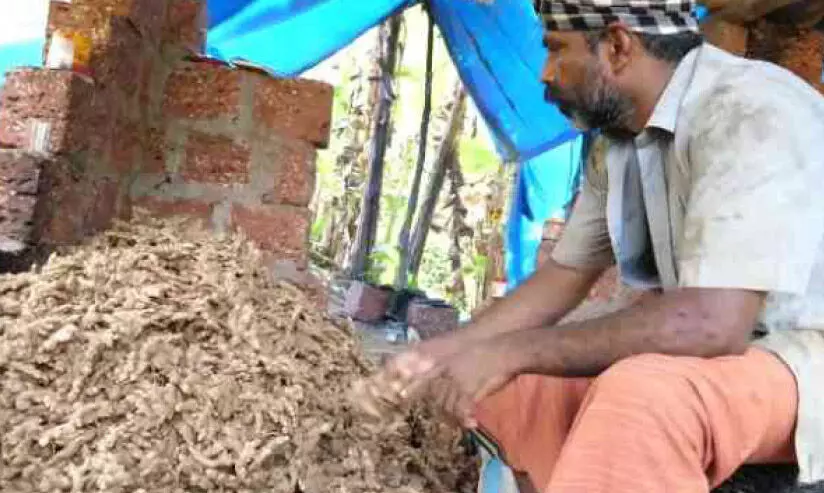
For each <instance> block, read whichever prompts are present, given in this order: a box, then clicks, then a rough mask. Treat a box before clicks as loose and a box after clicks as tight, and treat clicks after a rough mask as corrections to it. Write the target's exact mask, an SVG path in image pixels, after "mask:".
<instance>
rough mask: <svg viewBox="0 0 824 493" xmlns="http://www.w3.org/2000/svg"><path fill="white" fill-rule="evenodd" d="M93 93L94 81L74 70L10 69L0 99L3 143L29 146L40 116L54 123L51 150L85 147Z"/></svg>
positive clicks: (43, 119)
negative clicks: (34, 123) (90, 81)
mask: <svg viewBox="0 0 824 493" xmlns="http://www.w3.org/2000/svg"><path fill="white" fill-rule="evenodd" d="M92 94H93V86H92V84H90V83H89V82H88V81H87V80H85V79H83V78H81V77H79V76H77V75H76V74H72V73H71V72H67V71H56V70H31V69H25V70H17V71H14V72H11V73H10V74H9V75H8V77H7V79H6V84H5V86H4V90H3V93H2V101H0V146H4V147H12V148H17V149H27V148H28V146H29V142H30V138H31V128H32V123H33V120H39V121H44V122H47V123H48V124H49V125H50V126H51V130H50V139H49V145H50V151H51V152H54V153H63V152H70V151H78V150H82V149H84V148H85V147H87V145H88V137H89V130H88V128H87V127H86V126H85V123H86V122H85V121H84V118H85V116H86V115H87V111H86V110H87V108H88V106H89V103H90V101H91V100H92Z"/></svg>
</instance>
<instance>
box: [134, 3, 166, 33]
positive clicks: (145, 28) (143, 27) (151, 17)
mask: <svg viewBox="0 0 824 493" xmlns="http://www.w3.org/2000/svg"><path fill="white" fill-rule="evenodd" d="M133 2H134V3H133V4H132V9H131V12H130V13H129V18H130V19H131V20H132V21H133V22H134V23H135V25H136V26H137V28H138V29H139V30H140V32H141V33H142V34H143V36H144V37H145V38H146V39H148V40H149V41H151V42H153V43H156V42H159V41H160V39H161V36H162V32H163V27H164V25H165V20H166V8H167V3H168V0H133Z"/></svg>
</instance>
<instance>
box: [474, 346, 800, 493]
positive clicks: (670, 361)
mask: <svg viewBox="0 0 824 493" xmlns="http://www.w3.org/2000/svg"><path fill="white" fill-rule="evenodd" d="M797 406H798V395H797V389H796V383H795V379H794V377H793V375H792V373H791V372H790V370H789V369H788V368H787V367H786V366H785V365H784V364H783V363H782V362H781V361H780V360H779V359H778V358H777V357H776V356H774V355H773V354H771V353H768V352H766V351H763V350H760V349H750V350H749V351H748V352H747V353H746V354H744V355H742V356H728V357H723V358H715V359H702V358H693V357H674V356H664V355H642V356H636V357H632V358H629V359H626V360H624V361H621V362H619V363H617V364H615V365H614V366H612V367H611V368H610V369H609V370H607V371H606V372H604V373H603V374H602V375H600V376H599V377H597V378H593V379H583V378H579V379H575V378H556V377H547V376H536V375H523V376H521V377H518V378H517V379H515V380H514V381H512V382H511V383H510V384H509V385H508V386H507V387H505V388H504V389H503V390H502V391H500V392H499V393H497V394H495V395H494V396H492V397H490V398H489V399H487V400H486V401H484V402H482V403H481V405H480V406H479V409H478V412H477V416H478V418H479V422H480V425H481V429H482V430H483V431H484V434H486V435H488V436H489V437H490V438H492V440H493V441H495V442H496V443H497V444H498V445H499V446H500V449H501V450H502V459H503V460H505V461H506V462H507V463H508V464H509V465H510V466H511V467H512V468H513V469H514V470H516V471H519V472H523V473H526V474H527V475H528V476H529V478H530V479H531V481H532V483H533V485H535V487H536V488H537V489H538V490H539V491H545V492H548V493H568V492H569V493H577V492H581V493H639V492H664V493H699V492H701V493H705V492H707V491H709V490H710V489H711V488H713V487H715V486H717V485H719V484H721V483H722V482H724V481H725V480H726V479H728V478H729V477H730V476H731V475H732V474H733V473H734V472H735V471H736V469H738V468H739V467H740V466H741V465H743V464H745V463H770V462H771V463H776V462H791V461H794V457H795V454H794V447H793V435H794V430H795V420H796V412H797Z"/></svg>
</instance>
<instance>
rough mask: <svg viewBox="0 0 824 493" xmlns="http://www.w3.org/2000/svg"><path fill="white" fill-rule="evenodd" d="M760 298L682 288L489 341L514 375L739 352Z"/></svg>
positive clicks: (590, 372)
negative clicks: (650, 357)
mask: <svg viewBox="0 0 824 493" xmlns="http://www.w3.org/2000/svg"><path fill="white" fill-rule="evenodd" d="M713 298H715V299H713ZM762 299H763V297H762V295H760V294H757V293H748V292H742V291H733V290H718V291H717V292H715V293H706V292H704V293H696V292H689V291H682V292H676V293H672V294H669V295H664V296H661V297H658V298H655V299H651V300H649V301H647V302H645V303H642V304H640V305H637V306H634V307H631V308H628V309H626V310H623V311H621V312H618V313H616V314H613V315H610V316H607V317H603V318H598V319H593V320H588V321H584V322H580V323H575V324H570V325H566V326H562V327H556V328H543V329H530V330H524V331H519V332H513V333H509V334H502V335H499V336H497V337H496V338H495V339H493V340H491V341H490V342H491V343H492V344H497V345H500V347H501V350H502V351H503V353H504V354H505V355H506V357H507V358H511V361H512V364H513V365H514V368H513V372H514V373H516V374H522V373H537V374H544V375H555V376H595V375H598V374H600V373H601V372H603V371H604V370H605V369H607V368H609V367H610V366H611V365H612V364H614V363H615V362H617V361H620V360H621V359H624V358H627V357H629V356H633V355H637V354H645V353H660V354H670V355H684V356H698V357H714V356H722V355H728V354H738V353H741V352H743V351H744V350H745V349H746V347H747V343H748V341H749V336H750V333H751V331H752V326H753V325H754V320H755V318H756V316H757V313H758V311H759V309H760V306H761V300H762ZM725 304H728V305H729V306H727V307H726V310H727V312H726V313H725V311H724V305H725ZM708 314H712V316H708Z"/></svg>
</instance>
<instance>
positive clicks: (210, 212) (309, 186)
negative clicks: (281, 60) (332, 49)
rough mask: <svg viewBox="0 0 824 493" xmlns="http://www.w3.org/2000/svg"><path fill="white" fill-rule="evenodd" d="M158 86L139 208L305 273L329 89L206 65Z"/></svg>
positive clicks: (168, 76)
mask: <svg viewBox="0 0 824 493" xmlns="http://www.w3.org/2000/svg"><path fill="white" fill-rule="evenodd" d="M160 77H162V79H163V80H161V81H156V84H152V86H153V87H154V91H155V92H153V93H151V94H150V96H149V100H150V103H149V105H148V108H147V109H148V112H149V113H150V114H155V115H158V116H159V118H157V119H156V120H155V122H159V123H160V125H158V126H155V127H152V128H151V129H150V131H149V135H148V150H149V152H148V154H149V156H148V159H147V160H146V161H145V163H144V164H145V166H144V169H143V173H141V174H140V176H139V177H138V178H137V180H136V181H135V183H134V185H133V187H132V192H133V198H134V201H135V203H136V204H137V205H140V206H142V207H146V208H150V209H152V210H154V211H156V212H158V213H160V214H186V215H194V216H199V217H201V218H203V219H204V220H206V221H207V222H208V223H210V224H211V226H212V227H214V228H215V229H216V230H218V231H227V230H231V229H237V230H241V231H243V232H244V233H245V234H246V235H247V236H248V237H250V238H251V239H252V240H254V241H255V242H256V243H258V244H259V245H260V246H261V247H262V248H263V249H264V250H266V251H269V252H271V253H272V257H273V260H274V261H275V262H276V263H277V262H279V263H283V262H288V263H291V264H292V266H293V267H296V268H297V270H298V271H300V270H301V269H304V268H305V267H306V265H307V262H308V256H307V245H308V235H309V226H310V213H309V209H308V205H309V201H310V200H311V198H312V194H313V191H314V180H315V157H316V152H317V148H318V147H324V146H326V145H327V144H328V139H329V126H330V120H331V105H332V89H331V87H329V86H327V85H325V84H321V83H317V82H311V81H296V80H286V79H274V78H272V77H269V76H267V75H264V74H261V73H258V72H256V71H253V70H239V69H233V68H230V67H226V66H222V65H218V64H214V63H210V62H205V61H200V62H196V61H194V62H182V63H178V64H177V65H176V66H175V67H174V68H173V69H172V70H171V71H169V72H168V73H160ZM280 270H281V271H288V270H290V268H289V267H283V266H280Z"/></svg>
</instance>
